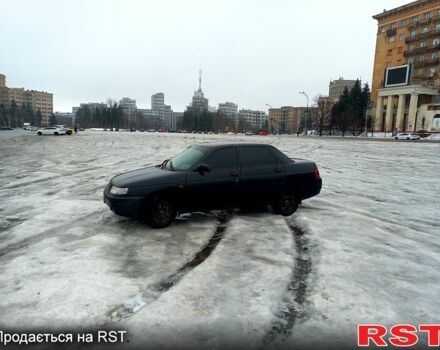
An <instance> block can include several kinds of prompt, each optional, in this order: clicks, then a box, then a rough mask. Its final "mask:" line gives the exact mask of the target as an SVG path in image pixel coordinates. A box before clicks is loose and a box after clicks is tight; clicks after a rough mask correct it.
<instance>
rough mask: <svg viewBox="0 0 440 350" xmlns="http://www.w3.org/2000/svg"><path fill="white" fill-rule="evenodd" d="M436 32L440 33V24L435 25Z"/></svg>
mask: <svg viewBox="0 0 440 350" xmlns="http://www.w3.org/2000/svg"><path fill="white" fill-rule="evenodd" d="M435 31H436V32H440V23H439V24H436V25H435Z"/></svg>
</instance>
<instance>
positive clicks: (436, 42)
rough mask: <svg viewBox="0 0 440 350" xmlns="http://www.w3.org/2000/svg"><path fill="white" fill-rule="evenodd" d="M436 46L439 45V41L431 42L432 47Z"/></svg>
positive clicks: (437, 39)
mask: <svg viewBox="0 0 440 350" xmlns="http://www.w3.org/2000/svg"><path fill="white" fill-rule="evenodd" d="M438 44H440V39H439V38H436V39H434V40H433V41H432V46H437V45H438Z"/></svg>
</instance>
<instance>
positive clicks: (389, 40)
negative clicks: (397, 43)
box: [388, 36, 394, 44]
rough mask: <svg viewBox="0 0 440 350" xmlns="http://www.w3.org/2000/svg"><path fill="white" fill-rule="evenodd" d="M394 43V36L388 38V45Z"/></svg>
mask: <svg viewBox="0 0 440 350" xmlns="http://www.w3.org/2000/svg"><path fill="white" fill-rule="evenodd" d="M393 42H394V36H390V37H389V38H388V43H389V44H391V43H393Z"/></svg>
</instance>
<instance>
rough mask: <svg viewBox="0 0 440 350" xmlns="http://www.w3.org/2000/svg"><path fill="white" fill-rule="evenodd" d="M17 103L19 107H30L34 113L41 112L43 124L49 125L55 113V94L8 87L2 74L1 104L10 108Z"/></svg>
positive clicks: (0, 87)
mask: <svg viewBox="0 0 440 350" xmlns="http://www.w3.org/2000/svg"><path fill="white" fill-rule="evenodd" d="M12 101H15V103H16V104H17V106H18V107H21V106H22V105H23V104H24V105H26V106H30V107H31V108H32V110H33V111H34V112H37V111H38V110H39V111H40V112H41V117H42V118H41V124H42V125H49V118H50V115H51V114H52V113H53V94H51V93H48V92H44V91H35V90H25V89H24V88H9V87H7V86H6V76H5V75H3V74H0V104H3V105H4V106H10V105H11V103H12Z"/></svg>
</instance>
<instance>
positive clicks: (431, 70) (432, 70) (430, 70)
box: [429, 67, 435, 77]
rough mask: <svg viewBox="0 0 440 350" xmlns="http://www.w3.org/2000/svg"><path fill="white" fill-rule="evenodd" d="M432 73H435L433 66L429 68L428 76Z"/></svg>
mask: <svg viewBox="0 0 440 350" xmlns="http://www.w3.org/2000/svg"><path fill="white" fill-rule="evenodd" d="M434 74H435V68H434V67H432V68H429V76H430V77H433V76H434Z"/></svg>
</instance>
